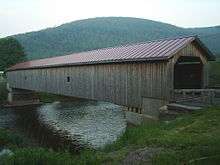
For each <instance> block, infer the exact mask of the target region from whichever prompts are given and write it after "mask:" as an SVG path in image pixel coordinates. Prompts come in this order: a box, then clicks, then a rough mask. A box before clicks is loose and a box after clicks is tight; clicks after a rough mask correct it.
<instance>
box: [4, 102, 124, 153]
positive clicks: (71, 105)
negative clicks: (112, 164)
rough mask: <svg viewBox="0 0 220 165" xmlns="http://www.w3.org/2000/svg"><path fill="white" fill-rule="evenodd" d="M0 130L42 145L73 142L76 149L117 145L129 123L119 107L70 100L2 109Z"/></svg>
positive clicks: (60, 144)
mask: <svg viewBox="0 0 220 165" xmlns="http://www.w3.org/2000/svg"><path fill="white" fill-rule="evenodd" d="M0 127H3V128H10V129H15V130H21V131H22V132H24V133H25V132H26V134H27V135H28V136H29V137H30V138H34V139H36V140H37V141H38V142H39V144H40V145H45V146H48V147H55V148H56V147H57V148H62V147H64V148H66V145H67V146H69V145H70V143H72V144H73V148H75V149H74V150H77V149H76V148H77V146H78V147H79V148H81V147H83V146H84V145H86V146H89V147H92V148H99V147H103V146H104V145H106V144H109V143H112V142H114V141H115V140H116V139H117V138H118V137H119V136H121V135H122V134H123V133H124V131H125V129H126V120H125V118H124V113H123V111H122V107H120V106H117V105H114V104H111V103H106V102H95V101H71V102H54V103H49V104H44V105H42V106H40V107H38V108H36V107H29V108H18V109H1V108H0ZM64 137H65V138H64ZM64 139H66V140H64ZM78 143H79V145H80V146H79V145H78Z"/></svg>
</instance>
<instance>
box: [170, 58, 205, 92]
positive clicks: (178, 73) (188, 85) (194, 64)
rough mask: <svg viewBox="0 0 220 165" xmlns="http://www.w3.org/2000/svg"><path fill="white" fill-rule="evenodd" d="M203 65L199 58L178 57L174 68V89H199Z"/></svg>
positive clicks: (201, 82)
mask: <svg viewBox="0 0 220 165" xmlns="http://www.w3.org/2000/svg"><path fill="white" fill-rule="evenodd" d="M202 80H203V64H202V61H201V59H200V58H199V57H192V56H188V57H187V56H183V57H180V58H179V59H178V60H177V62H176V64H175V66H174V89H200V88H202V84H203V81H202Z"/></svg>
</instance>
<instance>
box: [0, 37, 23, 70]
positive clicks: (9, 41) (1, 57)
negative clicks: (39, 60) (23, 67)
mask: <svg viewBox="0 0 220 165" xmlns="http://www.w3.org/2000/svg"><path fill="white" fill-rule="evenodd" d="M25 59H26V56H25V53H24V48H23V47H22V45H21V44H20V43H19V42H18V41H17V40H16V39H15V38H12V37H7V38H2V39H0V70H3V71H4V70H5V69H6V68H8V67H10V66H12V65H14V64H16V63H18V62H22V61H24V60H25Z"/></svg>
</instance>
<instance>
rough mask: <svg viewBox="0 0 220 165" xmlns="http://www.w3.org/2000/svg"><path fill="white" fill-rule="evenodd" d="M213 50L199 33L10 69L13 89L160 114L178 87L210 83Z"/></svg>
mask: <svg viewBox="0 0 220 165" xmlns="http://www.w3.org/2000/svg"><path fill="white" fill-rule="evenodd" d="M214 59H215V58H214V56H213V55H212V54H211V52H210V51H209V50H208V49H207V48H206V47H205V46H204V45H203V44H202V42H201V41H200V40H199V39H198V38H197V37H196V36H187V37H179V38H173V39H163V40H157V41H150V42H144V43H137V44H131V45H124V46H119V47H111V48H104V49H98V50H92V51H87V52H80V53H74V54H70V55H65V56H59V57H53V58H46V59H40V60H34V61H27V62H23V63H19V64H16V65H14V66H12V67H10V68H9V69H8V70H7V78H8V83H9V85H10V87H11V88H12V89H14V88H17V89H27V90H33V91H40V92H48V93H53V94H60V95H66V96H73V97H79V98H86V99H93V100H102V101H107V102H112V103H115V104H118V105H123V106H126V107H134V108H135V109H136V110H137V112H138V113H142V114H149V115H155V113H156V110H157V109H158V108H159V107H160V106H162V105H164V104H166V103H167V102H169V101H170V100H171V97H172V95H171V94H172V91H173V90H174V89H191V88H193V89H195V88H206V87H207V86H208V61H210V60H214Z"/></svg>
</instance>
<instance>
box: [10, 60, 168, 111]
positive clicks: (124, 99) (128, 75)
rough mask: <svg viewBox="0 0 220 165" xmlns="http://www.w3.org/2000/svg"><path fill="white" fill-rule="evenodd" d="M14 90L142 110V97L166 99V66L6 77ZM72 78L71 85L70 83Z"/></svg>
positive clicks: (17, 73) (121, 66) (115, 66)
mask: <svg viewBox="0 0 220 165" xmlns="http://www.w3.org/2000/svg"><path fill="white" fill-rule="evenodd" d="M7 75H8V81H9V82H10V86H11V87H12V88H21V89H29V90H35V91H42V92H49V93H54V94H62V95H67V96H74V97H79V98H88V99H94V100H103V101H109V102H113V103H116V104H119V105H125V106H131V107H141V105H142V97H150V98H158V99H166V96H167V93H168V92H169V91H168V90H167V88H166V85H167V84H168V82H167V62H159V63H127V64H102V65H85V66H73V67H60V68H45V69H32V70H17V71H11V72H8V73H7ZM67 77H70V82H67Z"/></svg>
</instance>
